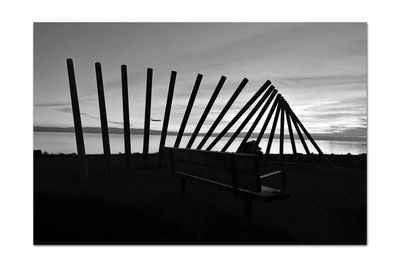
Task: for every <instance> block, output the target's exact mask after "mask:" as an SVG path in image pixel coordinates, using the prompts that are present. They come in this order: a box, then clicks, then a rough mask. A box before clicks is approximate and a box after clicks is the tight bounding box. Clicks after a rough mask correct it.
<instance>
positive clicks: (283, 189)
mask: <svg viewBox="0 0 400 267" xmlns="http://www.w3.org/2000/svg"><path fill="white" fill-rule="evenodd" d="M275 175H280V176H281V188H280V190H281V192H285V191H286V174H285V173H284V172H283V171H275V172H270V173H266V174H263V175H260V180H261V181H262V180H264V179H266V178H269V177H271V176H275Z"/></svg>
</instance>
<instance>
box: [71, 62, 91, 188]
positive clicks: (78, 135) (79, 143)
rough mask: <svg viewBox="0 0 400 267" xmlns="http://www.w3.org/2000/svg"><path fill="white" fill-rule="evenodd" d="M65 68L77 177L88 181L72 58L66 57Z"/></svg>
mask: <svg viewBox="0 0 400 267" xmlns="http://www.w3.org/2000/svg"><path fill="white" fill-rule="evenodd" d="M67 70H68V80H69V89H70V93H71V104H72V115H73V118H74V129H75V140H76V148H77V151H78V165H79V174H80V177H79V178H80V179H81V180H83V181H88V180H89V171H88V164H87V159H86V153H85V143H84V141H83V131H82V123H81V113H80V111H79V100H78V92H77V90H76V81H75V72H74V64H73V62H72V59H70V58H68V59H67Z"/></svg>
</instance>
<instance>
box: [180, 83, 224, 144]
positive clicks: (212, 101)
mask: <svg viewBox="0 0 400 267" xmlns="http://www.w3.org/2000/svg"><path fill="white" fill-rule="evenodd" d="M225 80H226V77H225V76H222V77H221V79H219V82H218V84H217V87H215V90H214V93H213V94H212V96H211V98H210V100H209V101H208V104H207V106H206V108H205V109H204V111H203V114H202V115H201V118H200V120H199V122H198V123H197V125H196V128H195V129H194V131H193V134H192V136H191V137H190V140H189V142H188V143H187V145H186V148H191V147H192V145H193V143H194V140H195V139H196V137H197V135H198V134H199V132H200V129H201V126H203V123H204V121H205V120H206V118H207V115H208V113H209V112H210V110H211V107H212V105H213V104H214V102H215V99H216V98H217V96H218V94H219V92H220V91H221V88H222V86H223V85H224V82H225Z"/></svg>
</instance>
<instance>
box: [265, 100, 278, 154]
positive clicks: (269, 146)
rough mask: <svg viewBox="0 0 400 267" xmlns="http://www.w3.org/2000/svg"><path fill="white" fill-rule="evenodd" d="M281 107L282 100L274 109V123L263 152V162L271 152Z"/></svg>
mask: <svg viewBox="0 0 400 267" xmlns="http://www.w3.org/2000/svg"><path fill="white" fill-rule="evenodd" d="M281 106H282V99H280V101H279V103H278V107H277V108H276V113H275V118H274V122H273V123H272V128H271V133H270V134H269V139H268V145H267V149H266V150H265V156H264V160H265V159H266V157H267V155H268V154H269V152H270V151H271V146H272V141H273V139H274V134H275V129H276V124H277V122H278V117H279V113H280V111H281Z"/></svg>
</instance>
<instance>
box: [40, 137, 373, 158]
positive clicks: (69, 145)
mask: <svg viewBox="0 0 400 267" xmlns="http://www.w3.org/2000/svg"><path fill="white" fill-rule="evenodd" d="M189 138H190V137H189V136H183V137H182V141H181V145H180V147H185V146H186V143H187V142H188V141H189ZM202 138H203V137H202V136H199V137H197V138H196V141H195V142H194V144H193V146H192V147H193V148H196V147H197V145H198V144H199V142H200V140H201V139H202ZM175 139H176V135H169V136H167V140H166V146H173V145H174V143H175ZM213 139H214V137H211V138H210V139H209V140H208V141H207V143H206V146H205V147H207V146H208V145H209V144H210V143H211V142H212V140H213ZM228 139H229V137H224V138H222V139H221V140H220V141H219V142H218V144H217V145H216V146H215V147H214V148H213V150H217V151H218V150H221V149H222V147H223V146H224V145H225V143H226V142H227V141H228ZM241 140H242V138H237V141H234V142H233V143H232V144H231V146H230V147H229V149H228V151H232V152H233V151H236V149H237V148H238V146H239V145H240V141H241ZM84 141H85V148H86V153H87V154H102V153H103V147H102V140H101V134H100V133H85V134H84ZM316 142H317V144H318V146H319V147H320V148H321V150H322V151H323V152H324V153H325V154H331V153H333V154H347V153H351V154H353V155H354V154H361V153H366V151H367V145H366V143H365V142H354V141H329V140H316ZM267 143H268V139H267V138H264V139H263V140H261V143H260V147H261V148H262V149H263V151H265V148H266V146H267ZM159 144H160V136H159V135H150V142H149V152H150V153H154V152H158V147H159ZM110 145H111V153H113V154H117V153H120V152H121V153H123V152H124V137H123V135H122V134H110ZM307 145H308V147H309V148H310V151H311V152H314V153H317V151H316V150H315V149H314V148H313V146H312V144H311V143H310V142H309V141H307ZM131 146H132V152H142V149H143V135H136V134H132V135H131ZM296 147H297V151H298V152H299V153H305V151H304V149H303V147H302V145H301V142H300V140H296ZM34 149H40V150H42V151H43V152H48V153H54V154H56V153H66V154H67V153H76V143H75V135H74V133H58V132H34ZM278 152H279V139H274V142H273V144H272V147H271V153H278ZM284 152H285V153H292V149H291V145H290V141H289V140H285V142H284Z"/></svg>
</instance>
